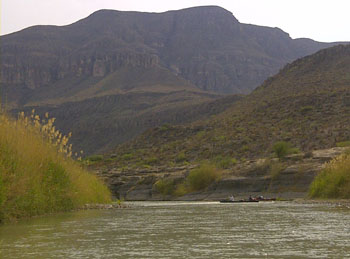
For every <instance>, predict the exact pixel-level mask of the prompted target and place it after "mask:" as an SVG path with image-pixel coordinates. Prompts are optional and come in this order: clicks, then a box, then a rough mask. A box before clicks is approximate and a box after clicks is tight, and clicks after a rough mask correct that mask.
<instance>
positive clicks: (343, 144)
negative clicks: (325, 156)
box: [337, 140, 350, 147]
mask: <svg viewBox="0 0 350 259" xmlns="http://www.w3.org/2000/svg"><path fill="white" fill-rule="evenodd" d="M337 147H350V140H349V141H342V142H338V143H337Z"/></svg>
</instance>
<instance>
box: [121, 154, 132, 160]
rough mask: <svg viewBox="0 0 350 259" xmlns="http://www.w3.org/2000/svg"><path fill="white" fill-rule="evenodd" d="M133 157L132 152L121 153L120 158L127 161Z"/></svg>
mask: <svg viewBox="0 0 350 259" xmlns="http://www.w3.org/2000/svg"><path fill="white" fill-rule="evenodd" d="M133 157H134V155H133V154H131V153H127V154H124V155H122V157H121V159H122V160H124V161H128V160H131V159H132V158H133Z"/></svg>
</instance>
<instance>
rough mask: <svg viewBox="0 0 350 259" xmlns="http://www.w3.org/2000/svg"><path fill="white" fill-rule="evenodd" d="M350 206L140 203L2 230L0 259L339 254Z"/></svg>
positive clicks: (349, 247)
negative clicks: (346, 208)
mask: <svg viewBox="0 0 350 259" xmlns="http://www.w3.org/2000/svg"><path fill="white" fill-rule="evenodd" d="M349 229H350V210H341V209H335V208H332V207H327V206H326V205H302V204H294V203H283V202H281V203H280V202H275V203H270V202H266V203H253V204H219V203H210V202H202V203H189V202H181V203H180V202H140V203H132V205H131V206H130V208H127V209H120V210H102V211H95V210H90V211H79V212H74V213H65V214H60V215H55V216H48V217H42V218H36V219H30V220H27V221H22V222H20V223H17V224H11V225H6V226H1V227H0V257H1V258H189V257H190V258H247V257H248V258H261V257H267V258H285V257H288V258H290V257H311V258H317V257H319V258H324V257H332V258H344V257H347V256H348V255H350V232H349Z"/></svg>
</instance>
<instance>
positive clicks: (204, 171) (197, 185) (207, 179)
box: [185, 163, 221, 191]
mask: <svg viewBox="0 0 350 259" xmlns="http://www.w3.org/2000/svg"><path fill="white" fill-rule="evenodd" d="M220 177H221V172H220V171H219V170H218V169H217V168H216V167H215V166H214V165H211V164H207V163H205V164H202V165H201V166H200V167H199V168H196V169H193V170H192V171H191V172H190V174H189V175H188V176H187V178H186V180H185V185H186V187H187V189H188V191H200V190H203V189H205V188H207V187H208V186H209V185H210V184H211V183H213V182H214V181H216V180H218V179H219V178H220Z"/></svg>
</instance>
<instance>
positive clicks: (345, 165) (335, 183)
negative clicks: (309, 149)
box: [309, 154, 350, 199]
mask: <svg viewBox="0 0 350 259" xmlns="http://www.w3.org/2000/svg"><path fill="white" fill-rule="evenodd" d="M309 195H310V197H312V198H324V199H325V198H335V199H337V198H343V199H349V198H350V155H349V154H343V155H341V156H339V157H337V158H335V159H333V160H332V161H330V162H329V163H328V164H327V165H326V167H325V169H324V170H322V172H321V173H320V174H319V175H317V176H316V178H315V180H314V181H313V182H312V184H311V186H310V190H309Z"/></svg>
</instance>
